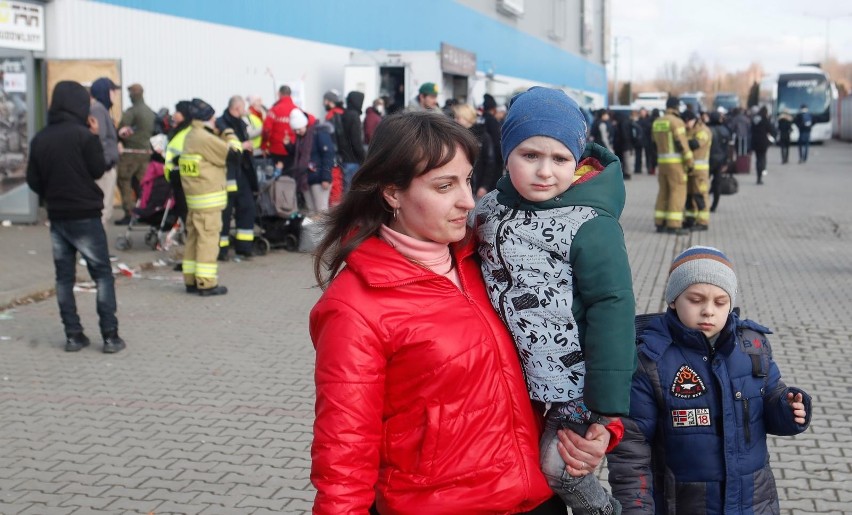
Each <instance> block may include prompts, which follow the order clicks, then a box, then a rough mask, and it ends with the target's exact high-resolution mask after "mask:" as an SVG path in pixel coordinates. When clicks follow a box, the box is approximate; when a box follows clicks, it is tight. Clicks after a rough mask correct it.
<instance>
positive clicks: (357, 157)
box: [335, 91, 366, 192]
mask: <svg viewBox="0 0 852 515" xmlns="http://www.w3.org/2000/svg"><path fill="white" fill-rule="evenodd" d="M363 105H364V94H363V93H361V92H360V91H350V92H349V94H348V95H346V110H345V111H343V115H342V116H341V125H343V134H336V135H335V137H336V139H337V153H338V155H339V156H340V162H341V167H342V168H343V191H344V192H346V191H349V185H350V184H352V176H353V175H355V172H357V171H358V168H360V167H361V163H363V162H364V157H365V154H366V152H364V136H363V135H362V132H361V107H362V106H363Z"/></svg>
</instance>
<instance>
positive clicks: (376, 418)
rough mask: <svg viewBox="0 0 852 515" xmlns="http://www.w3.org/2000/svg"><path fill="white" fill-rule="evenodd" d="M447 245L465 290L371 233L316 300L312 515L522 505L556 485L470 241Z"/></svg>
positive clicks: (476, 510)
mask: <svg viewBox="0 0 852 515" xmlns="http://www.w3.org/2000/svg"><path fill="white" fill-rule="evenodd" d="M452 250H453V253H454V257H455V262H456V263H457V267H458V272H459V278H460V281H461V289H460V288H458V287H456V286H455V284H453V283H452V282H451V281H450V280H449V279H447V278H446V277H444V276H441V275H437V274H435V273H434V272H432V271H430V270H428V269H425V268H423V267H422V266H418V265H416V264H414V263H412V262H411V261H409V260H408V259H406V258H405V257H403V256H402V254H400V253H399V252H397V251H396V250H394V249H393V248H392V247H391V246H390V245H388V244H387V243H385V242H384V241H383V240H381V239H379V238H377V237H373V238H370V239H368V240H366V241H365V242H364V243H362V244H361V245H360V246H359V247H358V248H357V249H355V251H353V252H352V254H350V255H349V257H348V258H347V260H346V267H345V268H344V269H343V270H342V271H341V272H340V274H339V275H338V276H337V277H336V278H335V279H334V280H333V281H332V283H331V285H330V286H329V288H328V289H327V290H326V291H325V293H324V294H323V296H322V298H320V300H319V302H318V303H317V304H316V305H315V306H314V308H313V310H312V311H311V315H310V332H311V338H312V340H313V342H314V346H315V347H316V353H317V354H316V355H317V357H316V371H315V379H316V389H317V391H316V420H315V422H314V440H313V445H312V447H311V457H312V463H311V481H312V482H313V484H314V486H315V487H316V489H317V496H316V500H315V501H314V508H313V512H314V514H330V515H331V514H333V515H345V514H359V515H366V513H367V511H368V509H369V507H370V505H371V504H372V503H373V501H374V500H375V501H376V503H377V507H378V510H379V512H380V513H382V514H383V515H384V514H400V513H428V514H430V515H431V514H461V513H464V514H468V515H469V514H497V513H517V512H522V511H527V510H530V509H532V508H533V507H535V506H538V505H539V504H541V503H543V502H544V501H545V500H547V499H548V498H550V497H551V496H552V492H551V490H550V488H549V487H548V485H547V482H546V481H545V479H544V476H543V475H542V474H541V471H540V470H539V462H538V440H539V428H538V424H537V421H536V419H535V416H534V414H533V410H532V406H531V404H530V401H529V397H528V396H527V391H526V388H525V386H524V380H523V377H522V375H521V368H520V365H519V363H518V357H517V354H516V353H515V347H514V344H513V343H512V339H511V337H510V336H509V334H508V332H507V331H506V329H505V327H504V326H503V324H502V322H500V319H499V318H498V317H497V314H496V313H494V310H493V309H492V308H491V304H490V303H489V301H488V295H487V294H486V292H485V286H484V284H483V281H482V276H481V275H480V272H479V264H478V262H477V261H478V260H477V259H476V257H475V245H474V244H473V242H468V243H467V244H464V245H454V246H453V249H452Z"/></svg>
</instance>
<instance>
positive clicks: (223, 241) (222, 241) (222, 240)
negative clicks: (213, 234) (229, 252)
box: [219, 236, 231, 247]
mask: <svg viewBox="0 0 852 515" xmlns="http://www.w3.org/2000/svg"><path fill="white" fill-rule="evenodd" d="M230 244H231V238H229V237H227V236H219V246H220V247H227V246H229V245H230Z"/></svg>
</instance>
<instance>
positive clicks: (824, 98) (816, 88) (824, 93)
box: [778, 74, 831, 116]
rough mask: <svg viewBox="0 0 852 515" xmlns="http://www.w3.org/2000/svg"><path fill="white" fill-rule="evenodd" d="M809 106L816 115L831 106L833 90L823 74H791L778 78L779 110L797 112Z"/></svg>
mask: <svg viewBox="0 0 852 515" xmlns="http://www.w3.org/2000/svg"><path fill="white" fill-rule="evenodd" d="M802 105H806V106H808V111H810V112H811V113H812V114H813V115H814V116H817V115H821V114H824V113H827V112H828V110H829V108H830V107H831V90H830V87H829V83H828V81H827V80H826V79H825V77H824V76H822V75H813V74H790V75H782V76H781V77H780V78H779V79H778V111H779V112H781V111H783V110H785V109H786V110H788V111H789V112H791V113H796V112H798V111H799V108H800V107H801V106H802Z"/></svg>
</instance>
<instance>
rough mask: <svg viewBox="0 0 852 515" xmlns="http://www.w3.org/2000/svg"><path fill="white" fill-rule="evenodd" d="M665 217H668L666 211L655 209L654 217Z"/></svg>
mask: <svg viewBox="0 0 852 515" xmlns="http://www.w3.org/2000/svg"><path fill="white" fill-rule="evenodd" d="M665 217H666V212H665V211H654V218H665Z"/></svg>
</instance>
